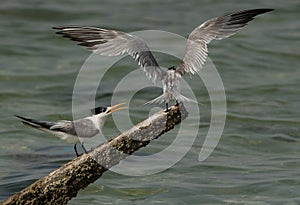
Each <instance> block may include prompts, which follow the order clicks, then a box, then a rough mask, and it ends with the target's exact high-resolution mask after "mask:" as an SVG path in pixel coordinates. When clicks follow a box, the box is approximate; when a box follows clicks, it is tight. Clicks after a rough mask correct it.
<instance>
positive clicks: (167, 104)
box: [166, 103, 170, 112]
mask: <svg viewBox="0 0 300 205" xmlns="http://www.w3.org/2000/svg"><path fill="white" fill-rule="evenodd" d="M169 110H170V109H169V103H166V112H169Z"/></svg>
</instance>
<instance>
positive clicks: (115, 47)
mask: <svg viewBox="0 0 300 205" xmlns="http://www.w3.org/2000/svg"><path fill="white" fill-rule="evenodd" d="M54 29H58V30H60V31H58V32H57V34H61V35H62V36H63V37H66V38H70V39H71V40H74V41H79V42H80V43H79V45H81V46H85V47H87V48H88V50H91V51H93V52H94V53H97V54H100V55H104V56H117V55H122V54H124V53H127V54H129V55H130V56H132V57H133V58H134V60H135V61H137V62H138V64H139V66H141V67H142V68H143V69H144V71H145V72H146V75H147V77H148V78H149V79H150V80H152V81H153V82H156V81H157V80H161V79H162V78H163V76H164V75H165V71H164V70H162V69H161V68H160V67H159V65H158V63H157V62H156V60H155V58H154V56H153V55H152V53H151V51H150V49H149V48H148V46H147V44H146V43H145V42H144V41H143V40H142V39H140V38H138V37H137V36H134V35H131V34H127V33H124V32H121V31H116V30H108V29H103V28H96V27H81V26H59V27H54Z"/></svg>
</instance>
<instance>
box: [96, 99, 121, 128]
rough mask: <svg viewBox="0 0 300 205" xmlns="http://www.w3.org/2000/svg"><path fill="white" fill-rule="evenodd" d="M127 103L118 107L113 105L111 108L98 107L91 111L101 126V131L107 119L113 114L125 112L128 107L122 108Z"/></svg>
mask: <svg viewBox="0 0 300 205" xmlns="http://www.w3.org/2000/svg"><path fill="white" fill-rule="evenodd" d="M124 104H125V103H120V104H117V105H113V106H111V107H96V108H93V109H91V112H92V115H93V117H94V118H96V120H97V123H98V125H99V126H100V129H101V128H102V127H103V125H104V123H105V120H106V117H107V116H108V115H110V114H112V113H113V112H116V111H119V110H123V109H125V108H126V107H121V106H122V105H124Z"/></svg>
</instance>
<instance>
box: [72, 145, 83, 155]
mask: <svg viewBox="0 0 300 205" xmlns="http://www.w3.org/2000/svg"><path fill="white" fill-rule="evenodd" d="M74 151H75V153H76V156H77V157H79V156H80V155H82V154H78V151H77V144H74Z"/></svg>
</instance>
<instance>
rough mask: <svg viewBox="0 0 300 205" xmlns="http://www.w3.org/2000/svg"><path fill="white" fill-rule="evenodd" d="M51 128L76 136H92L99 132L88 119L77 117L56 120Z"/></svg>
mask: <svg viewBox="0 0 300 205" xmlns="http://www.w3.org/2000/svg"><path fill="white" fill-rule="evenodd" d="M50 129H51V130H55V131H61V132H65V133H68V134H71V135H77V136H78V137H94V136H95V135H96V134H98V133H99V130H98V129H97V128H96V127H95V125H94V123H93V122H92V121H91V120H89V119H79V120H75V121H65V120H64V121H58V122H57V123H56V124H55V125H53V126H52V127H51V128H50Z"/></svg>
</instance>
